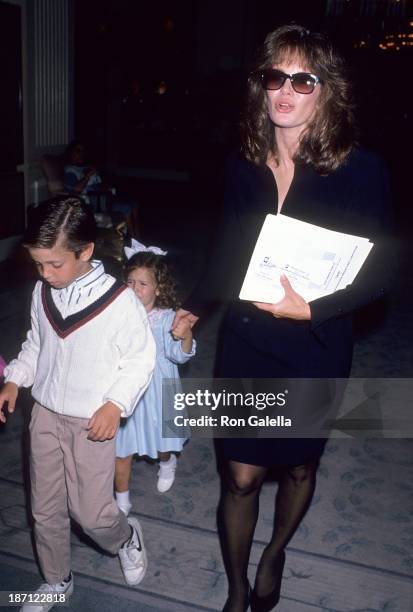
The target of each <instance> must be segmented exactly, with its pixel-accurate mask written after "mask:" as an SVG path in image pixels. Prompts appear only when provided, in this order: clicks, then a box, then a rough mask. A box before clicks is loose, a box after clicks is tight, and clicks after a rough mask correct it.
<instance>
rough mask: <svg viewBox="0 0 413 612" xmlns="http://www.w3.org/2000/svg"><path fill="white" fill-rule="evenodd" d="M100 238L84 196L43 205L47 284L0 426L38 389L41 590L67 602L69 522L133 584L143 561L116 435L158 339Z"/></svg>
mask: <svg viewBox="0 0 413 612" xmlns="http://www.w3.org/2000/svg"><path fill="white" fill-rule="evenodd" d="M94 239H95V222H94V217H93V213H92V212H91V210H90V209H89V208H88V207H87V206H86V205H84V204H83V203H81V202H80V200H78V199H76V198H69V199H65V200H61V201H58V202H52V203H48V204H47V205H42V206H41V207H39V208H38V209H37V210H36V213H35V215H33V217H32V219H31V221H30V223H29V227H28V230H27V232H26V236H25V241H24V245H25V247H26V248H27V249H28V251H29V253H30V256H31V258H32V259H33V261H34V262H35V264H36V266H37V268H38V271H39V274H40V276H41V277H42V280H41V281H39V282H38V283H37V284H36V286H35V289H34V291H33V298H32V306H31V329H30V330H29V332H28V334H27V339H26V341H25V342H24V344H23V346H22V350H21V352H20V354H19V356H18V357H17V359H15V360H13V361H12V362H11V363H10V364H9V365H8V366H7V367H6V369H5V381H6V384H5V386H4V387H3V389H2V390H1V391H0V421H2V422H4V421H5V415H4V413H3V411H2V409H3V407H4V404H5V403H8V410H9V412H13V411H14V408H15V403H16V398H17V395H18V388H19V387H20V386H24V387H30V386H32V385H33V388H32V395H33V398H34V399H35V404H34V407H33V411H32V416H31V422H30V440H31V457H30V471H31V484H32V511H33V517H34V534H35V541H36V548H37V553H38V557H39V561H40V566H41V570H42V572H43V575H44V577H45V579H46V584H43V585H41V586H40V588H39V589H38V591H37V592H39V593H42V594H52V595H56V596H57V597H58V596H59V595H60V594H63V595H65V598H66V599H67V598H68V597H69V596H70V595H71V594H72V592H73V575H72V572H71V563H70V517H72V518H73V519H74V520H75V521H76V522H77V523H79V524H80V525H81V526H82V528H83V530H84V531H85V532H86V533H87V534H88V535H89V536H90V537H92V538H93V539H94V540H95V541H96V542H97V543H98V544H99V546H101V547H102V548H104V549H106V550H107V551H109V552H111V553H112V554H116V553H118V554H119V559H120V563H121V567H122V571H123V573H124V577H125V580H126V582H127V583H128V584H138V583H139V582H140V581H141V580H142V579H143V577H144V575H145V572H146V568H147V557H146V551H145V549H144V547H143V540H142V532H141V528H140V525H139V522H138V520H137V519H136V518H129V519H126V517H125V515H124V514H123V512H120V511H119V509H118V507H117V505H116V502H115V500H114V498H113V478H114V468H115V438H114V436H115V434H116V431H117V429H118V426H119V420H120V417H121V416H124V417H127V416H129V415H130V414H131V413H132V411H133V407H134V406H135V405H136V403H137V402H138V400H139V399H140V397H141V396H142V394H143V392H144V391H145V389H146V387H147V386H148V384H149V382H150V379H151V375H152V371H153V368H154V363H155V343H154V340H153V337H152V334H151V331H150V328H149V325H148V321H147V316H146V313H145V309H144V308H143V306H142V305H141V303H140V302H139V301H138V300H137V298H136V297H135V295H134V293H133V291H131V290H130V289H128V288H127V287H126V285H124V284H122V283H120V282H118V281H116V280H115V279H114V278H113V277H112V276H109V275H108V274H106V273H105V271H104V268H103V265H102V263H101V262H99V261H92V260H91V257H92V253H93V248H94ZM128 523H129V524H128ZM44 599H45V598H44ZM55 601H59V599H55ZM52 607H53V603H50V604H47V605H46V604H43V605H40V604H38V605H37V604H31V603H28V604H25V605H24V606H23V608H22V609H23V610H24V611H25V612H45V611H46V610H50V609H51V608H52Z"/></svg>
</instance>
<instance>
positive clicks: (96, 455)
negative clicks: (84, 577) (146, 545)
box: [30, 403, 130, 584]
mask: <svg viewBox="0 0 413 612" xmlns="http://www.w3.org/2000/svg"><path fill="white" fill-rule="evenodd" d="M87 422H88V419H80V418H76V417H68V416H63V415H60V414H56V413H54V412H51V411H50V410H47V409H46V408H44V407H43V406H40V404H37V403H35V405H34V407H33V411H32V417H31V422H30V440H31V457H30V476H31V485H32V513H33V518H34V521H35V523H34V534H35V540H36V548H37V554H38V556H39V561H40V567H41V569H42V572H43V575H44V577H45V579H46V581H47V582H48V583H50V584H54V583H57V582H61V581H62V580H63V579H64V578H66V577H67V576H68V575H69V573H70V570H71V561H70V517H72V518H73V519H74V520H75V521H76V522H77V523H78V524H79V525H80V526H81V527H82V528H83V530H84V531H85V533H87V535H89V536H90V537H91V538H92V539H93V540H95V542H96V543H97V544H99V546H101V547H102V548H103V549H105V550H107V551H109V552H111V553H113V554H116V553H117V552H118V550H119V548H120V547H121V546H122V544H123V543H124V542H125V541H126V540H127V539H128V538H129V536H130V527H129V525H128V522H127V520H126V517H125V515H124V514H123V512H120V511H119V509H118V507H117V505H116V502H115V500H114V498H113V478H114V470H115V440H114V439H113V440H107V441H105V442H92V441H91V440H88V439H87V435H88V432H87V430H86V425H87Z"/></svg>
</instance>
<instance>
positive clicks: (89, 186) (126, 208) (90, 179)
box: [63, 140, 138, 238]
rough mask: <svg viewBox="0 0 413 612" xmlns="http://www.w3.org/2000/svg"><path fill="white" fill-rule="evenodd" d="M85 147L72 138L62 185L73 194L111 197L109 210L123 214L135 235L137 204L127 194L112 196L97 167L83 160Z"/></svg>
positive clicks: (65, 155)
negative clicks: (97, 194) (98, 194)
mask: <svg viewBox="0 0 413 612" xmlns="http://www.w3.org/2000/svg"><path fill="white" fill-rule="evenodd" d="M85 151H86V148H85V146H84V144H83V143H82V142H81V141H80V140H72V142H71V143H70V144H69V145H68V146H67V147H66V150H65V153H64V159H65V166H64V179H63V180H64V186H65V189H67V191H69V192H70V193H73V194H75V195H81V196H88V194H92V193H93V194H96V193H100V194H104V195H107V196H108V197H109V198H110V199H111V205H110V210H111V212H119V213H121V214H122V215H124V217H125V219H126V223H127V226H128V231H129V234H130V235H131V237H135V238H136V237H137V233H138V232H137V230H138V218H137V215H138V209H137V204H136V202H134V201H133V200H131V199H130V198H129V197H128V196H125V195H122V194H118V195H117V196H116V197H114V195H113V194H114V190H113V189H111V188H110V187H109V186H107V185H105V184H104V183H103V181H102V178H101V176H100V174H99V172H98V171H97V169H96V168H95V167H94V166H93V165H91V164H87V163H86V162H85V160H86V155H85Z"/></svg>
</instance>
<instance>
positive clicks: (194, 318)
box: [171, 308, 199, 335]
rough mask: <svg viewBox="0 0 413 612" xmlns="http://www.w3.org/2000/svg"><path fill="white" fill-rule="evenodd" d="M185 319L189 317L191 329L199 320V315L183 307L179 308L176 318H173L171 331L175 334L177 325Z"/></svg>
mask: <svg viewBox="0 0 413 612" xmlns="http://www.w3.org/2000/svg"><path fill="white" fill-rule="evenodd" d="M183 319H187V320H188V321H189V323H190V326H191V329H192V327H193V326H194V325H195V323H196V322H197V321H198V319H199V317H197V316H195V315H194V314H192V312H189V310H184V309H183V308H178V310H177V311H176V313H175V318H174V320H173V323H172V327H171V332H172V333H173V335H175V329H176V327H177V325H178V324H179V323H180V322H181V321H182V320H183Z"/></svg>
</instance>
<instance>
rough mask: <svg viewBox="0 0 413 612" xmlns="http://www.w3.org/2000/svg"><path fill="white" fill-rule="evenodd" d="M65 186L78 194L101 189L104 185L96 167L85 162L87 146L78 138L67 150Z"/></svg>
mask: <svg viewBox="0 0 413 612" xmlns="http://www.w3.org/2000/svg"><path fill="white" fill-rule="evenodd" d="M64 186H65V188H66V189H67V190H68V191H70V192H74V193H76V194H78V195H86V194H87V193H89V192H91V191H101V190H102V187H103V184H102V179H101V177H100V175H99V173H98V171H97V170H96V168H95V167H93V166H90V165H86V164H85V147H84V145H83V144H82V143H81V142H79V141H77V140H73V141H72V142H71V143H70V144H69V145H68V147H67V148H66V151H65V167H64Z"/></svg>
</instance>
